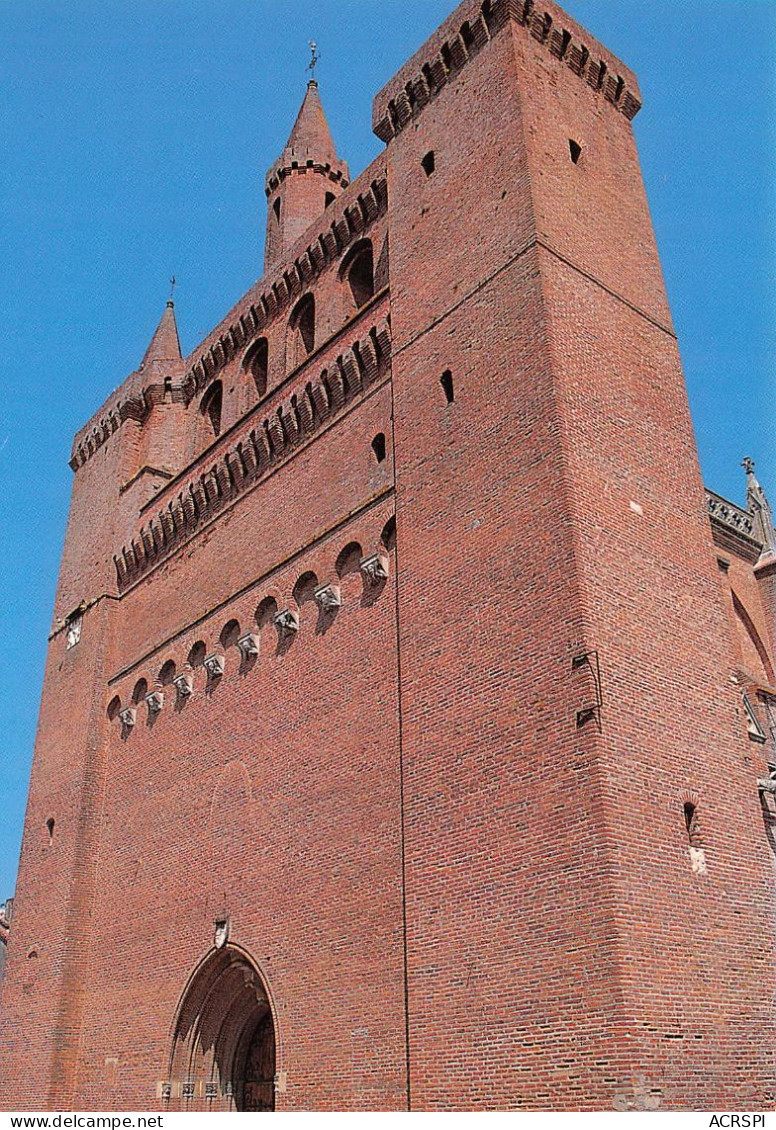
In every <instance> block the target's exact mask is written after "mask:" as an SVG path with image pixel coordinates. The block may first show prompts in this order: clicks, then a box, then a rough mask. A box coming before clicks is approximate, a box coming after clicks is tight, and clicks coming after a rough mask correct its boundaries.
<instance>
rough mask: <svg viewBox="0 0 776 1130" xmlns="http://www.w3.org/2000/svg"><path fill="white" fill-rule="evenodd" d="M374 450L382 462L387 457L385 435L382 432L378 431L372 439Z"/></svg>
mask: <svg viewBox="0 0 776 1130" xmlns="http://www.w3.org/2000/svg"><path fill="white" fill-rule="evenodd" d="M372 451H373V452H374V455H375V459H376V460H377V462H378V463H382V462H383V460H384V459H385V435H384V434H383V433H382V432H378V434H377V435H376V436H375V438H374V439H373V440H372Z"/></svg>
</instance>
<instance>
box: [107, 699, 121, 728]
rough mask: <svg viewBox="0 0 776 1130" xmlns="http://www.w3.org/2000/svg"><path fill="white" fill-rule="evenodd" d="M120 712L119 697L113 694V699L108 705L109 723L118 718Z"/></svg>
mask: <svg viewBox="0 0 776 1130" xmlns="http://www.w3.org/2000/svg"><path fill="white" fill-rule="evenodd" d="M120 710H121V699H120V698H119V696H118V695H117V694H115V695H114V696H113V698H112V699H111V700H110V702H109V703H108V720H109V721H110V722H112V721H113V719H114V718H118V715H119V711H120Z"/></svg>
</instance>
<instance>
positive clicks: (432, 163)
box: [420, 149, 436, 177]
mask: <svg viewBox="0 0 776 1130" xmlns="http://www.w3.org/2000/svg"><path fill="white" fill-rule="evenodd" d="M420 163H421V165H422V166H423V172H424V173H425V174H426V176H427V177H430V176H431V174H432V173H433V171H434V169H435V167H436V158H435V157H434V150H433V149H429V151H428V153H427V154H426V156H425V157H424V158H423V160H422V161H421V162H420Z"/></svg>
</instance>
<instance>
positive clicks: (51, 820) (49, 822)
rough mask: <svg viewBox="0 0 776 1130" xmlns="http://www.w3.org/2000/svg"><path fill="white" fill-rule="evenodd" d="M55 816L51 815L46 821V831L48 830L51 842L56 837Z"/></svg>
mask: <svg viewBox="0 0 776 1130" xmlns="http://www.w3.org/2000/svg"><path fill="white" fill-rule="evenodd" d="M54 826H55V824H54V817H53V816H50V817H49V818H48V820H47V821H46V831H47V832H48V838H49V843H51V842H52V841H53V839H54Z"/></svg>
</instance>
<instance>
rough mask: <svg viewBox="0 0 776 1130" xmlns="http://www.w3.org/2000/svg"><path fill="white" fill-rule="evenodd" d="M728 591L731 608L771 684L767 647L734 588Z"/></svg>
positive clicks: (771, 672)
mask: <svg viewBox="0 0 776 1130" xmlns="http://www.w3.org/2000/svg"><path fill="white" fill-rule="evenodd" d="M730 591H731V595H732V597H733V608H734V609H735V612H736V616H737V617H738V620H739V623H740V624H741V626H742V628H743V630H744V631H745V632H746V635H747V636H748V637H749V641H750V643H751V644H752V646H753V647H754V649H755V651H756V652H757V655H758V656H759V659H760V662H761V663H762V666H763V672H764V673H765V676H766V678H767V680H768V682H769V683H771V684H773V682H774V677H773V664H772V663H771V660H770V656H769V655H768V649H767V648H766V646H765V644H764V643H763V641H762V639H761V637H760V633H759V632H758V631H757V628H756V627H755V625H754V621H753V620H752V617H751V616H750V615H749V613H748V612H747V610H746V608H744V605H743V604H742V603H741V600H740V598H739V596H738V595H737V593H736V592H735V590H734V589H731V590H730ZM752 674H754V672H752Z"/></svg>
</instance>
